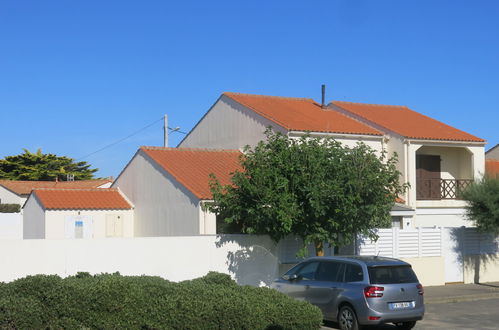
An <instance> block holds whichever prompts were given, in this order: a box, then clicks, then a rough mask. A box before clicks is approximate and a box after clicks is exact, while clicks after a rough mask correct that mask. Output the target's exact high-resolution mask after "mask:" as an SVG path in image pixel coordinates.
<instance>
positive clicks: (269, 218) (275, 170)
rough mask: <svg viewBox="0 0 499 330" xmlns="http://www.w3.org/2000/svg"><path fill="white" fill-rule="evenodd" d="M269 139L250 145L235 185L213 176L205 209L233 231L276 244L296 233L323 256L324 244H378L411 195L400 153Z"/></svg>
mask: <svg viewBox="0 0 499 330" xmlns="http://www.w3.org/2000/svg"><path fill="white" fill-rule="evenodd" d="M265 134H266V136H267V140H266V141H261V142H260V143H258V145H257V146H256V147H254V148H253V149H251V148H250V147H246V149H245V155H244V156H243V157H241V164H242V168H243V171H237V172H235V173H234V175H233V177H232V185H226V186H222V185H221V184H220V183H219V182H218V180H217V179H216V178H215V177H214V176H212V180H211V183H210V185H211V191H212V193H213V200H214V201H213V203H211V204H209V205H208V208H209V209H210V210H211V211H212V212H215V213H216V214H217V216H218V217H219V218H221V219H223V220H224V221H225V222H226V223H227V224H228V225H229V226H231V227H232V228H234V227H237V228H239V229H240V230H241V231H242V232H243V233H247V234H267V235H269V236H270V237H271V238H272V239H273V240H274V241H276V242H277V241H279V240H281V239H282V238H284V237H286V236H288V235H291V234H292V235H297V236H298V237H300V238H302V239H303V241H304V243H305V244H307V245H308V244H309V243H314V244H315V246H316V253H317V254H318V255H321V253H322V249H323V246H322V242H327V243H330V244H332V245H334V246H342V245H346V244H348V243H350V242H351V240H352V238H353V236H354V235H355V234H362V235H366V236H367V237H370V238H373V239H377V235H376V230H375V228H379V227H384V226H387V225H389V224H390V223H391V218H390V215H389V212H390V209H391V208H392V206H393V204H394V201H395V198H396V197H397V196H398V195H399V194H401V193H403V192H404V191H405V189H406V184H399V176H400V173H399V172H398V171H397V169H396V162H397V158H396V155H394V156H393V157H391V158H387V157H386V154H385V153H383V154H381V155H380V156H378V155H376V153H375V152H374V151H373V150H372V149H371V148H369V147H368V146H366V145H365V144H362V143H360V144H358V145H357V146H356V147H353V148H349V147H346V146H343V145H342V144H341V143H339V142H337V141H335V140H334V139H331V138H313V137H311V136H309V135H306V136H303V137H302V138H300V139H291V138H289V137H287V136H284V135H282V134H280V133H273V132H272V131H271V130H270V129H268V130H267V131H266V132H265Z"/></svg>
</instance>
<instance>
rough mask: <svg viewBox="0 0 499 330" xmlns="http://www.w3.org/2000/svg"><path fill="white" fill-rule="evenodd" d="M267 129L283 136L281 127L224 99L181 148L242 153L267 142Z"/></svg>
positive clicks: (207, 114)
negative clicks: (264, 141) (238, 150)
mask: <svg viewBox="0 0 499 330" xmlns="http://www.w3.org/2000/svg"><path fill="white" fill-rule="evenodd" d="M268 126H272V127H273V128H274V129H275V130H279V131H281V132H282V133H284V130H283V129H282V127H279V126H278V125H277V124H276V123H273V122H271V121H269V120H267V119H265V118H264V117H262V116H260V115H258V114H256V113H255V112H254V111H252V110H249V109H247V108H246V107H244V106H242V105H241V104H239V103H237V102H236V101H234V100H232V99H231V98H229V97H227V96H225V95H222V96H221V97H220V98H219V99H218V100H217V102H215V104H214V105H213V106H212V107H211V109H210V110H209V111H208V112H207V113H206V114H205V116H204V117H203V118H201V120H200V121H199V122H198V124H197V125H196V126H195V127H194V128H193V129H192V130H191V132H190V133H189V135H187V136H186V138H185V139H184V140H183V141H182V142H181V143H180V144H179V147H182V148H217V149H239V148H242V147H244V146H246V145H252V146H253V145H255V144H257V143H258V142H259V141H261V140H265V135H264V134H263V133H264V131H265V129H266V128H267V127H268Z"/></svg>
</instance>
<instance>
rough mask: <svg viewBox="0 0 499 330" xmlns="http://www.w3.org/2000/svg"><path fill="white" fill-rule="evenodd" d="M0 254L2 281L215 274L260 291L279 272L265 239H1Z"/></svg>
mask: <svg viewBox="0 0 499 330" xmlns="http://www.w3.org/2000/svg"><path fill="white" fill-rule="evenodd" d="M0 251H9V253H3V254H1V257H0V260H1V265H2V267H0V281H4V282H5V281H12V280H14V279H17V278H20V277H24V276H27V275H35V274H57V275H59V276H62V277H66V276H69V275H74V274H75V273H77V272H90V273H92V274H99V273H114V272H117V271H118V272H120V273H121V274H122V275H144V274H145V275H151V276H161V277H163V278H166V279H168V280H171V281H183V280H189V279H193V278H197V277H200V276H203V275H206V273H208V272H209V271H217V272H222V273H227V274H230V275H231V276H232V277H233V278H234V279H235V280H236V281H237V282H238V283H239V284H248V285H254V286H261V285H269V284H270V283H271V282H272V280H274V279H275V278H276V277H277V276H278V269H279V263H278V252H279V249H278V247H277V246H276V244H275V243H273V242H272V241H271V240H270V238H268V237H265V236H246V235H223V236H220V235H217V236H215V235H209V236H180V237H148V238H116V239H72V240H71V239H70V240H67V239H66V240H43V239H39V240H0ZM295 252H296V251H295ZM295 252H294V253H295Z"/></svg>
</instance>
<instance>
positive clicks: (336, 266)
mask: <svg viewBox="0 0 499 330" xmlns="http://www.w3.org/2000/svg"><path fill="white" fill-rule="evenodd" d="M316 280H318V281H328V282H341V281H343V264H342V263H340V262H334V261H323V262H321V263H320V265H319V268H318V270H317V276H316Z"/></svg>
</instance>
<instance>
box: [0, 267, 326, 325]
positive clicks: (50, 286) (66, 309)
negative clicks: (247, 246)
mask: <svg viewBox="0 0 499 330" xmlns="http://www.w3.org/2000/svg"><path fill="white" fill-rule="evenodd" d="M321 323H322V314H321V312H320V310H319V309H318V308H317V307H315V306H312V305H310V304H308V303H306V302H300V301H296V300H293V299H291V298H289V297H288V296H286V295H283V294H281V293H279V292H277V291H275V290H273V289H269V288H255V287H250V286H239V285H237V284H236V283H235V282H234V281H233V280H232V279H231V278H230V276H229V275H226V274H220V273H214V272H210V273H208V274H207V275H206V276H204V277H201V278H198V279H194V280H190V281H184V282H179V283H174V282H169V281H167V280H164V279H162V278H160V277H152V276H121V275H119V274H117V273H116V274H101V275H95V276H92V275H90V274H88V273H79V274H77V275H76V276H71V277H67V278H64V279H63V278H60V277H59V276H56V275H36V276H28V277H25V278H22V279H19V280H16V281H13V282H10V283H0V328H2V329H42V328H44V329H81V328H89V329H118V328H120V329H121V328H126V329H318V328H320V326H321Z"/></svg>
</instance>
